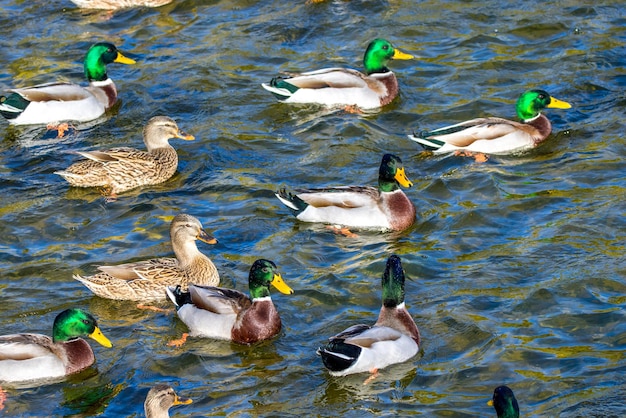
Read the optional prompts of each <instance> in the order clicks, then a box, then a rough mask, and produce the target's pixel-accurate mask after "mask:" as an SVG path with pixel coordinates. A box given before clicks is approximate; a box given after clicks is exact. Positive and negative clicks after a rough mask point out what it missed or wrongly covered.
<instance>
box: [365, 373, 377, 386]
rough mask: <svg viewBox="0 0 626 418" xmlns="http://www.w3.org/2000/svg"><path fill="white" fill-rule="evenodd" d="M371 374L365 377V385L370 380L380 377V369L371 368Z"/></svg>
mask: <svg viewBox="0 0 626 418" xmlns="http://www.w3.org/2000/svg"><path fill="white" fill-rule="evenodd" d="M370 373H371V375H369V376H368V377H367V379H365V382H363V385H367V384H369V383H370V382H372V381H373V380H374V379H376V378H377V377H378V369H372V370H370Z"/></svg>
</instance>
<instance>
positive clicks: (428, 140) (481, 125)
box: [409, 90, 571, 154]
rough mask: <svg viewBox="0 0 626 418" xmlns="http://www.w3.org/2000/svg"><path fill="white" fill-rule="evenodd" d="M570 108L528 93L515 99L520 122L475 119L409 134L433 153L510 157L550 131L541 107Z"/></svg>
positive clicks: (539, 92)
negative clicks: (466, 152) (464, 153)
mask: <svg viewBox="0 0 626 418" xmlns="http://www.w3.org/2000/svg"><path fill="white" fill-rule="evenodd" d="M570 107H571V105H570V104H569V103H566V102H563V101H561V100H558V99H555V98H554V97H552V96H550V95H549V94H548V93H547V92H545V91H544V90H528V91H526V92H524V93H522V94H521V95H520V97H519V99H518V100H517V105H516V110H517V115H518V117H519V118H520V119H521V120H522V122H514V121H510V120H507V119H501V118H493V117H491V118H478V119H472V120H468V121H466V122H461V123H458V124H456V125H451V126H446V127H444V128H439V129H437V130H434V131H428V132H426V131H424V132H420V133H418V134H413V135H409V139H411V140H412V141H415V142H418V143H419V144H421V145H422V146H424V147H426V148H427V149H430V150H433V151H434V152H435V153H445V152H451V151H470V152H480V153H485V154H513V153H518V152H522V151H526V150H529V149H532V148H535V147H537V146H538V145H539V144H541V143H542V142H543V141H545V139H546V138H547V137H548V135H550V133H551V132H552V125H551V124H550V121H549V120H548V118H547V117H545V116H544V115H543V114H542V113H541V111H542V110H543V109H545V108H556V109H569V108H570Z"/></svg>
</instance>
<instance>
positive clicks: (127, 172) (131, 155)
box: [55, 116, 194, 197]
mask: <svg viewBox="0 0 626 418" xmlns="http://www.w3.org/2000/svg"><path fill="white" fill-rule="evenodd" d="M170 138H178V139H183V140H185V141H191V140H193V139H194V137H193V136H192V135H189V134H186V133H185V132H183V131H181V130H180V128H179V127H178V125H177V124H176V122H175V121H174V120H173V119H172V118H169V117H167V116H155V117H153V118H152V119H150V120H149V121H148V124H147V125H146V126H145V128H144V129H143V142H144V143H145V144H146V148H147V150H146V151H141V150H138V149H134V148H126V147H123V148H112V149H108V150H102V151H79V152H77V154H79V155H81V156H83V157H85V159H84V160H80V161H78V162H76V163H74V164H72V165H71V166H69V167H68V168H66V169H65V170H62V171H56V172H55V174H58V175H60V176H61V177H63V178H64V179H65V180H67V182H68V183H70V184H71V185H72V186H75V187H102V188H103V189H104V190H105V191H106V192H107V193H109V194H110V196H112V197H114V196H116V195H117V194H118V193H122V192H125V191H128V190H131V189H134V188H136V187H140V186H147V185H154V184H159V183H163V182H165V181H167V180H168V179H169V178H170V177H172V176H173V175H174V173H176V169H177V168H178V154H177V153H176V150H175V149H174V147H172V146H171V145H170V143H169V140H170Z"/></svg>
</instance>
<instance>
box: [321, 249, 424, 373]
mask: <svg viewBox="0 0 626 418" xmlns="http://www.w3.org/2000/svg"><path fill="white" fill-rule="evenodd" d="M382 287H383V306H382V307H381V309H380V314H379V315H378V321H376V323H375V324H374V325H373V326H369V325H353V326H351V327H350V328H348V329H346V330H345V331H343V332H341V333H339V334H337V335H335V336H334V337H331V338H330V342H329V343H328V344H327V345H326V346H325V347H320V348H319V349H318V350H317V354H319V355H320V356H321V357H322V361H323V362H324V366H326V368H327V369H328V370H329V371H330V374H331V375H333V376H345V375H348V374H353V373H361V372H372V373H375V372H376V371H377V370H378V369H382V368H384V367H387V366H389V365H391V364H396V363H402V362H404V361H406V360H408V359H410V358H411V357H413V356H414V355H415V354H417V352H418V350H419V343H420V333H419V330H418V329H417V325H415V321H413V318H412V317H411V315H410V314H409V312H408V311H407V310H406V307H405V305H404V270H403V269H402V263H401V262H400V257H398V256H397V255H392V256H391V257H389V259H388V260H387V266H386V268H385V272H384V273H383V278H382Z"/></svg>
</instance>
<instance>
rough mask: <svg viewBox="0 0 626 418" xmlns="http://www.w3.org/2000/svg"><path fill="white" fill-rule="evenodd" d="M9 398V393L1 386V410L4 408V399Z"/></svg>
mask: <svg viewBox="0 0 626 418" xmlns="http://www.w3.org/2000/svg"><path fill="white" fill-rule="evenodd" d="M6 400H7V393H6V392H5V390H4V389H2V388H1V387H0V411H2V410H3V409H4V401H6Z"/></svg>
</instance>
